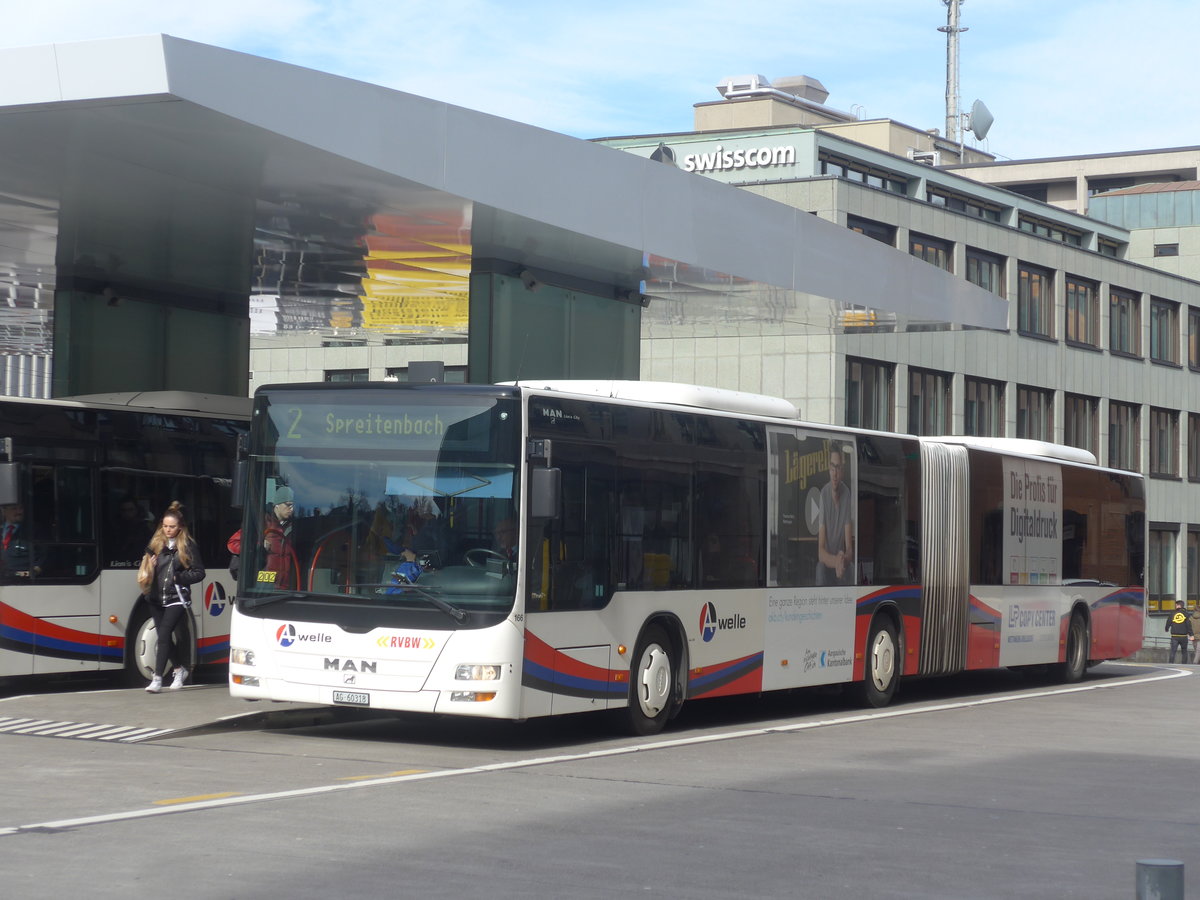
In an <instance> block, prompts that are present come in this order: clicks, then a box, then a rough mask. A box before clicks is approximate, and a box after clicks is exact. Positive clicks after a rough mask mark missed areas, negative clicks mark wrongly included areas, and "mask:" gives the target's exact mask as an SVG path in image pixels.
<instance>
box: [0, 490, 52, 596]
mask: <svg viewBox="0 0 1200 900" xmlns="http://www.w3.org/2000/svg"><path fill="white" fill-rule="evenodd" d="M3 512H4V525H3V527H2V528H0V574H2V575H3V576H4V577H5V578H10V579H25V578H29V577H30V575H38V574H41V571H42V560H41V558H40V555H38V554H37V553H36V552H35V551H34V549H33V541H32V540H31V537H30V534H29V529H28V528H27V527H26V525H25V506H24V504H21V503H10V504H8V505H7V506H5V507H4V510H3Z"/></svg>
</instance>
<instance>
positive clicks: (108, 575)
mask: <svg viewBox="0 0 1200 900" xmlns="http://www.w3.org/2000/svg"><path fill="white" fill-rule="evenodd" d="M249 416H250V401H249V399H248V398H236V397H218V396H214V395H203V394H192V393H186V392H179V391H167V392H142V393H130V394H105V395H94V396H89V397H76V398H70V399H62V400H21V399H15V398H5V399H0V447H2V448H3V455H2V458H0V485H2V486H0V494H2V495H3V496H0V679H6V678H15V677H21V676H46V675H63V674H74V673H89V672H103V671H118V672H119V671H122V670H124V671H125V672H126V673H127V674H128V675H129V676H130V677H131V679H133V680H135V681H136V680H138V679H141V678H149V675H150V673H151V670H152V668H153V665H154V651H155V639H156V636H155V634H154V622H153V620H152V619H151V618H150V615H149V609H148V607H147V606H146V601H145V599H144V598H143V597H142V596H141V592H140V590H139V589H138V586H137V580H136V576H137V569H138V564H139V563H140V561H141V558H142V553H143V551H144V550H145V548H146V544H147V543H148V541H149V539H150V536H151V534H152V533H153V531H154V528H155V525H156V524H157V521H158V518H159V517H160V516H161V515H162V514H163V513H164V512H165V511H166V510H167V507H168V506H169V505H170V504H171V503H172V502H173V501H175V500H178V501H180V502H181V503H182V504H183V506H184V514H185V516H186V517H187V520H188V525H189V528H190V530H191V533H192V535H193V537H194V538H195V539H196V541H197V543H198V546H199V548H200V554H201V558H202V559H203V561H204V563H205V565H206V567H207V576H206V578H205V580H204V581H203V582H202V583H201V584H200V585H197V586H196V587H195V588H194V589H193V592H192V601H193V602H192V608H191V611H190V612H191V614H190V616H189V617H188V619H187V626H188V627H187V628H186V634H187V646H185V647H182V648H180V650H179V651H178V652H180V653H181V655H182V657H183V658H182V659H181V660H180V662H181V664H183V665H185V666H187V667H188V668H189V669H191V668H194V667H195V666H205V665H213V666H216V665H223V664H224V663H225V662H226V660H227V659H228V656H229V620H230V611H229V606H230V598H229V594H230V593H231V591H230V590H229V589H230V588H231V587H232V584H233V582H232V578H231V577H230V574H229V553H228V551H227V550H226V549H225V541H226V539H227V538H228V537H229V535H230V534H231V533H232V532H233V531H234V529H236V528H237V520H236V515H237V513H236V512H235V511H234V509H233V505H232V502H231V488H232V476H233V470H234V461H235V459H236V457H237V451H236V447H237V442H238V440H239V437H244V435H245V433H246V428H247V424H248V422H249ZM200 600H202V601H203V602H202V603H200V602H197V601H200ZM181 633H182V632H177V634H181Z"/></svg>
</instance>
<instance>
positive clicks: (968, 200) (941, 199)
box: [925, 187, 1003, 222]
mask: <svg viewBox="0 0 1200 900" xmlns="http://www.w3.org/2000/svg"><path fill="white" fill-rule="evenodd" d="M925 201H926V202H927V203H929V204H930V205H932V206H940V207H942V208H944V209H952V210H954V211H955V212H960V213H966V214H967V215H968V216H974V217H975V218H977V219H985V220H986V221H988V222H999V221H1000V215H1001V212H1002V210H1003V207H1000V206H997V205H996V204H994V203H987V202H985V201H983V200H979V199H978V198H975V197H968V196H967V195H966V194H956V193H954V192H953V191H948V190H946V189H945V188H942V187H930V188H929V189H928V190H927V191H926V192H925Z"/></svg>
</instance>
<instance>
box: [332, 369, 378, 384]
mask: <svg viewBox="0 0 1200 900" xmlns="http://www.w3.org/2000/svg"><path fill="white" fill-rule="evenodd" d="M325 380H326V381H329V382H334V383H338V384H342V383H345V382H349V381H368V380H369V379H368V377H367V370H366V369H326V370H325Z"/></svg>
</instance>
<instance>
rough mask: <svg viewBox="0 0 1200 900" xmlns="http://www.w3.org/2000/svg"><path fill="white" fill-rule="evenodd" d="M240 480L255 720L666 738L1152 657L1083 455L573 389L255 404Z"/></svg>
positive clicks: (1115, 502) (356, 394)
mask: <svg viewBox="0 0 1200 900" xmlns="http://www.w3.org/2000/svg"><path fill="white" fill-rule="evenodd" d="M246 456H247V458H246V460H245V461H244V463H239V466H243V469H242V471H244V472H245V478H246V482H245V483H246V491H245V494H244V497H245V503H246V509H245V514H244V516H243V524H242V529H243V542H242V547H243V557H244V559H243V565H242V570H241V576H240V579H241V580H240V582H239V584H238V591H237V599H236V602H235V609H234V614H233V621H232V625H231V646H230V666H229V673H230V690H231V693H232V694H233V695H234V696H237V697H243V698H248V699H256V698H257V699H272V700H290V701H300V702H307V703H320V704H329V705H349V706H358V707H371V708H382V709H388V710H405V711H422V712H428V713H438V714H450V715H464V716H485V717H495V718H503V719H510V720H523V719H528V718H531V717H535V716H549V715H558V714H562V713H575V712H580V711H584V710H603V709H608V710H614V711H615V713H614V714H615V715H616V716H618V717H619V718H620V719H622V720H623V721H624V723H625V724H626V725H627V727H629V728H630V729H631V730H632V731H634V732H635V733H639V734H651V733H655V732H657V731H658V730H660V729H661V728H663V726H664V725H665V723H666V722H667V720H668V719H670V718H671V717H672V716H673V715H675V714H676V713H678V711H679V709H680V707H681V706H682V704H683V703H684V702H685V701H688V700H695V699H700V698H706V697H719V696H728V695H736V694H758V693H760V692H765V691H777V690H788V689H793V688H803V687H809V686H815V685H846V686H849V687H850V688H852V689H853V690H854V691H855V692H856V693H857V694H859V696H860V697H861V699H862V700H864V701H865V702H866V703H868V704H870V705H874V706H882V705H884V704H886V703H888V702H889V701H890V700H891V698H892V695H893V693H894V692H895V690H896V686H897V682H898V681H899V680H900V679H902V678H906V677H910V676H911V677H918V676H935V675H949V674H952V673H955V672H961V671H964V670H969V669H985V668H993V667H1027V668H1028V669H1030V670H1031V671H1034V672H1037V673H1040V674H1042V675H1050V676H1054V677H1058V678H1061V679H1063V680H1065V681H1075V680H1078V679H1080V678H1081V677H1082V676H1083V675H1084V672H1085V669H1086V667H1087V666H1088V665H1089V663H1092V662H1096V661H1099V660H1105V659H1116V658H1122V657H1125V656H1128V655H1129V654H1131V653H1132V652H1134V651H1135V650H1137V649H1138V648H1139V647H1140V646H1141V642H1142V626H1143V609H1144V604H1145V599H1144V590H1143V586H1142V584H1143V581H1142V579H1143V574H1142V570H1143V566H1144V548H1145V540H1146V538H1145V531H1146V522H1145V507H1144V494H1143V483H1142V480H1141V478H1140V476H1138V475H1136V474H1134V473H1130V472H1123V471H1116V470H1112V469H1106V468H1101V467H1099V466H1097V465H1096V464H1095V460H1094V458H1093V457H1092V456H1091V454H1089V453H1087V452H1085V451H1080V450H1077V449H1074V448H1070V447H1062V446H1057V445H1051V444H1044V443H1040V442H1032V441H1018V440H1008V441H1004V440H995V439H993V440H987V439H974V438H960V437H946V438H927V437H912V436H906V435H900V434H893V433H879V432H870V431H863V430H855V429H850V428H840V427H830V426H825V425H816V424H810V423H805V422H801V421H799V419H798V415H797V411H796V409H795V407H794V406H792V405H791V404H790V403H788V402H786V401H784V400H779V399H774V398H769V397H761V396H758V395H753V394H745V393H740V392H732V391H723V390H717V389H709V388H701V387H694V386H687V385H676V384H665V383H649V382H609V381H605V382H585V381H562V382H540V383H532V382H520V383H513V384H503V385H492V386H476V385H440V384H429V385H393V384H379V385H364V384H356V385H353V386H341V385H280V386H271V387H265V388H262V389H260V390H259V391H258V392H257V393H256V395H255V405H254V414H253V420H252V422H251V430H250V437H249V440H248V446H247V454H246ZM281 492H282V493H281ZM280 497H283V498H284V499H285V500H286V499H288V498H294V499H293V500H292V502H293V503H294V506H293V507H292V510H291V511H292V512H293V515H291V516H288V512H289V510H288V509H287V508H286V507H285V508H283V509H282V510H280V509H279V508H278V507H276V506H274V504H275V503H276V502H277V501H278V500H279V499H280ZM276 513H279V514H281V515H282V516H283V517H285V518H287V519H288V521H287V523H286V527H285V528H284V529H282V530H281V528H280V518H279V517H278V516H277V515H276ZM285 531H286V534H284V532H285ZM514 533H515V536H516V537H515V541H514V540H513V539H512V535H513V534H514ZM269 547H270V548H273V549H268V548H269Z"/></svg>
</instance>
